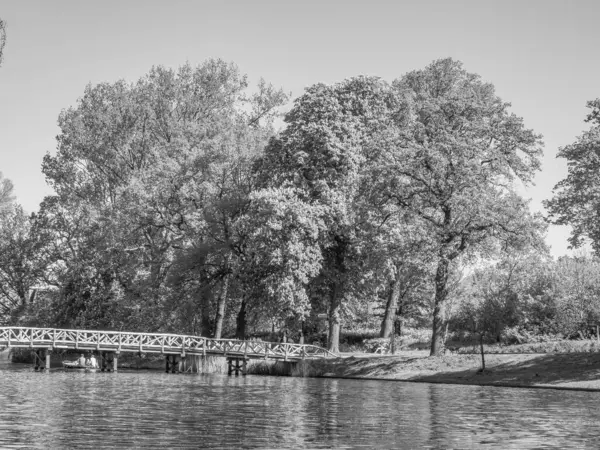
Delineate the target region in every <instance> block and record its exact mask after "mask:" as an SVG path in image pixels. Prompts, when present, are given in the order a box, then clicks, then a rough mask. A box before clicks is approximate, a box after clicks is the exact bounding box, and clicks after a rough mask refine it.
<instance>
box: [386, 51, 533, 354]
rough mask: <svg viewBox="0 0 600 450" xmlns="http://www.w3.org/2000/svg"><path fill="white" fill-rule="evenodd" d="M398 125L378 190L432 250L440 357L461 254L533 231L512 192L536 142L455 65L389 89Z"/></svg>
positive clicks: (439, 65) (446, 62)
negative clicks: (396, 101)
mask: <svg viewBox="0 0 600 450" xmlns="http://www.w3.org/2000/svg"><path fill="white" fill-rule="evenodd" d="M394 87H395V89H396V91H397V95H398V96H399V98H400V99H402V108H401V112H402V114H401V115H399V117H402V118H403V119H404V122H403V123H402V124H401V126H399V127H398V133H397V146H396V150H395V151H393V152H390V153H389V154H388V161H387V173H386V174H385V176H383V177H382V182H381V189H382V190H385V191H386V192H387V194H388V196H389V198H390V200H392V201H394V202H396V204H397V205H398V206H400V207H402V208H403V209H404V210H406V211H409V212H410V213H411V214H413V215H414V218H415V220H419V221H420V223H421V225H422V226H423V227H424V229H426V230H428V233H429V236H430V237H431V239H432V240H433V241H434V243H435V260H436V261H435V267H436V268H435V299H434V312H433V336H432V342H431V354H432V355H439V354H440V353H441V352H442V351H443V322H444V318H443V305H444V301H445V300H446V297H447V295H448V277H449V268H450V265H451V264H452V262H453V261H455V260H456V259H457V258H458V257H460V256H461V255H465V254H466V253H469V252H471V253H475V252H477V251H478V250H481V249H482V248H484V247H485V248H488V249H489V248H492V247H493V245H494V243H495V241H497V239H498V238H504V240H505V242H509V241H512V242H513V243H514V241H519V240H522V239H523V238H528V237H530V236H532V235H534V234H535V230H536V229H537V223H538V221H536V220H534V218H533V217H532V216H531V214H530V212H529V208H528V204H527V202H525V201H524V200H523V199H522V198H521V197H520V196H519V195H518V194H517V193H516V192H515V190H514V187H513V186H514V181H515V180H517V179H518V180H520V181H522V182H523V183H529V182H531V180H532V178H533V176H534V174H535V172H536V171H537V170H539V168H540V161H539V158H540V156H541V154H542V143H541V141H540V136H538V135H536V134H535V133H534V132H533V131H531V130H529V129H526V128H525V127H524V125H523V120H522V119H521V118H519V117H517V116H516V115H514V114H511V113H510V112H509V106H510V105H509V104H508V103H505V102H503V101H502V100H501V99H500V98H498V97H497V96H496V94H495V92H494V87H493V86H492V85H491V84H489V83H484V82H482V81H481V79H480V77H479V76H478V75H476V74H472V73H469V72H467V71H465V70H464V69H463V67H462V64H461V63H460V62H458V61H453V60H452V59H442V60H438V61H435V62H433V63H432V64H431V65H429V66H427V67H426V68H425V69H423V70H418V71H414V72H410V73H408V74H406V75H405V76H403V77H402V78H401V79H399V80H397V81H396V82H395V83H394Z"/></svg>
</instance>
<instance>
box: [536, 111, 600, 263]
mask: <svg viewBox="0 0 600 450" xmlns="http://www.w3.org/2000/svg"><path fill="white" fill-rule="evenodd" d="M587 106H588V108H590V109H591V112H590V113H589V114H588V116H587V119H586V122H589V123H591V128H590V129H589V130H587V131H585V132H584V133H583V134H582V135H581V136H579V137H578V138H577V139H576V140H575V142H574V143H572V144H570V145H566V146H564V147H562V148H560V149H559V151H558V154H557V158H564V159H566V160H567V166H568V175H567V177H566V178H565V179H564V180H562V181H560V182H559V183H558V184H557V185H556V186H555V187H554V190H553V193H554V197H553V198H552V199H550V200H547V201H546V202H545V206H546V208H547V209H548V212H549V218H550V220H552V221H553V222H554V223H555V224H558V225H566V224H568V225H571V227H572V231H571V236H570V238H569V242H570V243H571V246H573V247H579V246H580V245H581V244H582V243H583V241H584V239H585V238H587V239H589V241H590V242H591V244H592V247H593V249H594V251H595V252H596V253H597V254H600V179H599V177H598V172H599V171H600V99H596V100H594V101H590V102H588V104H587Z"/></svg>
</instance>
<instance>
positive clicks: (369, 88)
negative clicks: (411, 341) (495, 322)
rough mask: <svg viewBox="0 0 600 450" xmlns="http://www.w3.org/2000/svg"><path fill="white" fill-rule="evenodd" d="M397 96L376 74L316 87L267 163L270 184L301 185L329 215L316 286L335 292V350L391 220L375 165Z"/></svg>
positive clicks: (331, 304)
mask: <svg viewBox="0 0 600 450" xmlns="http://www.w3.org/2000/svg"><path fill="white" fill-rule="evenodd" d="M394 102H395V97H394V96H393V95H392V92H391V89H390V86H389V85H388V84H387V83H385V82H383V81H382V80H380V79H378V78H375V77H356V78H351V79H348V80H345V81H343V82H341V83H337V84H334V85H324V84H317V85H314V86H312V87H310V88H308V89H307V90H306V92H305V93H304V95H302V96H301V97H300V98H298V99H297V100H296V101H295V104H294V107H293V108H292V110H291V111H290V112H289V113H288V114H287V116H286V118H285V121H286V123H287V128H286V129H285V130H284V131H283V132H282V133H281V135H280V136H279V137H278V138H277V139H274V140H273V141H271V143H270V145H269V146H268V147H267V149H266V151H265V157H264V158H263V161H262V165H261V167H260V171H261V172H262V174H263V178H264V179H265V183H264V184H265V185H266V186H267V187H275V188H290V189H294V192H295V193H296V195H297V196H298V198H299V199H300V200H301V201H303V202H305V203H308V204H310V205H312V206H313V207H315V208H318V209H319V210H320V211H321V213H322V216H321V219H322V221H323V227H322V228H321V230H320V233H319V247H320V254H321V255H322V258H323V264H322V269H321V271H320V275H319V277H317V278H315V279H314V280H313V284H314V283H317V284H320V285H321V287H320V289H318V290H319V291H320V292H321V293H323V294H324V295H326V296H327V297H328V302H327V303H328V305H327V310H328V315H329V337H328V347H329V349H330V350H331V351H338V346H339V337H340V328H341V326H342V318H343V308H344V304H345V303H347V301H348V300H350V299H352V298H353V297H361V298H364V296H363V295H362V294H363V292H361V285H362V281H364V276H365V275H367V274H368V272H369V271H368V270H366V265H367V264H368V262H369V261H368V258H366V255H367V254H368V253H369V247H368V242H372V234H373V233H376V232H377V230H378V229H379V226H380V225H381V224H382V223H383V222H385V221H386V220H387V215H386V214H381V205H380V204H378V201H377V200H378V199H379V193H378V192H376V191H374V190H373V189H372V179H373V176H372V172H371V169H372V168H373V167H375V165H376V162H377V161H378V158H379V156H378V155H379V154H380V152H381V149H380V146H381V145H383V142H385V140H386V137H387V136H386V133H387V131H388V130H389V129H390V125H391V123H392V114H390V111H391V110H392V109H393V106H394ZM311 264H312V263H311Z"/></svg>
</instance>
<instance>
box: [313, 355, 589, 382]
mask: <svg viewBox="0 0 600 450" xmlns="http://www.w3.org/2000/svg"><path fill="white" fill-rule="evenodd" d="M305 375H306V376H313V377H342V378H359V379H360V378H363V379H365V378H368V379H373V378H375V379H382V380H401V381H419V382H428V383H454V384H474V385H494V386H521V387H552V388H570V389H590V390H600V353H553V354H533V353H529V354H491V355H486V370H485V371H481V356H480V355H475V354H471V355H461V354H454V355H445V356H440V357H428V356H426V352H402V353H401V354H398V355H393V356H392V355H386V356H379V355H376V356H373V355H364V354H363V355H343V356H342V357H340V358H335V359H331V360H325V361H310V362H309V363H308V364H307V367H306V370H305Z"/></svg>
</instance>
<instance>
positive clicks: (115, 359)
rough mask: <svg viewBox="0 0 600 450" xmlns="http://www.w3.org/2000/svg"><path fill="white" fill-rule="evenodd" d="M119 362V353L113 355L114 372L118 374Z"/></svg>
mask: <svg viewBox="0 0 600 450" xmlns="http://www.w3.org/2000/svg"><path fill="white" fill-rule="evenodd" d="M118 360H119V352H116V353H113V372H115V373H116V372H117V362H118Z"/></svg>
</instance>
